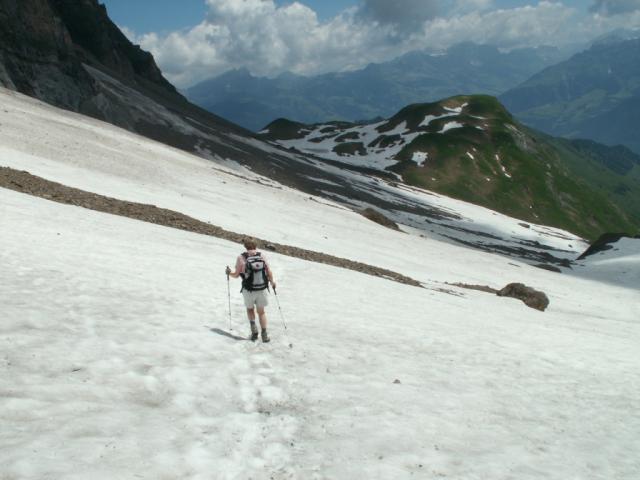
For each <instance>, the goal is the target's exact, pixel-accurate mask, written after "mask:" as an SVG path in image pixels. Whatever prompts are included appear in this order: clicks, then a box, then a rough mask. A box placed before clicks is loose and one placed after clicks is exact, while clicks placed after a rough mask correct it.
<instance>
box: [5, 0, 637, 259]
mask: <svg viewBox="0 0 640 480" xmlns="http://www.w3.org/2000/svg"><path fill="white" fill-rule="evenodd" d="M0 16H1V17H2V18H3V19H5V20H6V21H4V22H2V23H1V24H0V39H1V40H2V43H0V85H4V86H6V87H8V88H10V89H15V90H17V91H20V92H22V93H25V94H28V95H31V96H34V97H36V98H38V99H41V100H44V101H46V102H48V103H50V104H52V105H54V106H58V107H62V108H66V109H69V110H72V111H75V112H79V113H82V114H85V115H90V116H92V117H94V118H97V119H99V120H105V121H107V122H110V123H112V124H114V125H116V126H119V127H123V128H125V129H127V130H129V131H132V132H135V133H138V134H141V135H144V136H146V137H148V138H151V139H155V140H159V141H162V142H163V143H166V144H169V145H171V146H174V147H177V148H180V149H183V150H186V151H188V152H192V153H195V154H197V155H199V156H202V157H205V158H209V159H211V160H212V161H213V162H223V163H224V162H232V163H233V164H236V165H238V166H239V167H240V168H243V169H250V170H251V171H252V172H254V173H257V174H261V175H265V176H267V177H269V178H271V179H273V180H275V181H277V182H279V183H281V184H283V185H287V186H290V187H293V188H296V189H299V190H302V191H304V192H307V193H309V194H312V195H319V196H321V197H325V198H329V199H332V200H333V199H336V198H337V199H340V201H341V202H344V203H345V204H346V205H348V206H349V207H350V208H355V207H356V206H357V208H362V207H364V206H374V207H376V208H378V209H380V210H381V211H384V212H386V213H387V214H388V215H389V216H391V217H394V216H397V215H398V214H400V218H404V217H403V215H405V216H406V214H410V215H417V216H421V217H423V218H429V219H431V221H432V222H436V223H438V224H439V225H440V227H441V228H443V229H444V230H443V233H442V236H443V238H451V237H452V235H451V234H450V232H448V233H447V232H446V229H447V228H448V226H449V225H450V221H451V218H449V216H448V215H444V214H443V213H442V212H441V211H440V210H439V209H437V208H436V209H433V208H431V207H430V206H428V205H424V204H418V203H413V202H411V201H410V199H408V198H403V199H402V200H400V201H399V200H398V199H396V200H392V199H391V198H392V197H394V196H396V195H400V196H403V195H404V194H403V193H402V192H401V191H398V190H393V189H395V188H396V187H395V186H394V185H395V183H396V182H397V180H398V179H400V180H402V181H404V182H407V183H408V184H410V185H413V186H417V187H421V188H429V189H432V188H433V189H435V190H436V191H440V192H441V193H444V194H447V195H452V196H454V197H456V198H460V199H463V200H467V201H471V202H475V203H478V204H482V205H485V206H487V207H489V208H492V209H494V210H497V211H500V212H504V213H507V214H510V215H515V216H518V217H519V218H522V219H524V220H526V221H528V222H537V223H547V224H550V225H554V226H557V227H560V228H567V229H570V230H572V231H574V232H576V233H580V234H581V235H584V236H586V237H589V238H594V237H597V236H598V235H599V233H600V232H601V231H603V230H612V229H614V230H633V218H636V217H635V215H636V214H637V212H636V210H634V208H635V205H636V203H635V202H634V201H629V202H624V201H621V199H625V198H627V197H629V198H637V194H636V192H637V190H636V187H635V185H634V184H633V181H632V180H633V179H634V178H636V177H635V175H637V169H636V165H637V159H636V158H635V157H634V156H633V155H629V156H628V158H627V159H626V160H625V161H619V160H615V159H612V158H613V157H614V156H615V154H612V153H611V151H610V150H607V149H604V150H601V149H600V147H594V148H591V147H589V146H586V145H582V147H581V148H582V153H581V152H580V151H579V150H577V149H576V148H574V146H573V145H572V144H563V145H564V147H563V149H559V148H558V147H557V146H556V145H555V144H552V143H553V141H554V140H553V139H550V140H549V141H547V140H543V139H541V137H540V136H539V135H538V134H536V133H535V132H531V131H529V130H527V129H526V128H525V127H524V126H522V125H520V124H518V123H517V122H516V121H515V120H514V119H513V118H512V117H511V115H510V114H509V112H507V111H506V110H504V108H503V107H502V106H501V105H500V104H499V103H497V102H496V101H495V99H494V98H492V97H486V96H484V97H483V96H473V97H455V99H453V100H451V99H449V100H445V101H443V102H439V103H436V104H427V105H425V104H418V106H416V105H413V106H410V107H406V108H404V109H402V110H401V111H400V112H399V113H398V114H396V115H395V116H392V117H391V118H390V119H389V120H388V121H382V123H380V122H378V125H377V126H375V127H371V126H370V125H369V126H364V127H362V128H365V129H369V130H371V128H374V130H376V131H377V134H375V135H374V137H375V138H372V139H370V141H367V142H366V143H365V142H362V141H360V140H361V139H360V138H355V137H357V135H356V134H357V132H353V131H352V130H353V128H354V126H352V125H339V127H335V128H334V127H331V128H334V130H335V132H332V133H331V134H327V136H328V137H331V135H333V133H335V135H334V137H340V140H347V141H340V142H339V143H340V145H338V146H336V149H337V153H338V154H339V158H334V159H333V161H334V163H330V162H327V161H326V159H324V161H320V162H319V161H318V157H317V156H314V155H309V154H308V153H310V152H309V151H304V149H300V150H299V151H292V150H287V149H286V148H284V147H283V146H282V145H280V144H278V143H271V144H268V143H266V142H264V141H263V140H271V141H273V140H281V139H279V138H274V137H269V135H267V136H265V135H260V136H257V135H256V134H253V133H252V132H250V131H248V130H245V129H243V128H242V127H239V126H237V125H235V124H233V123H231V122H229V121H228V120H225V119H222V118H220V117H218V116H215V115H213V114H211V113H208V112H206V111H205V110H203V109H201V108H199V107H196V106H194V105H193V104H191V103H190V102H189V101H188V100H187V99H185V98H184V97H183V96H182V95H181V94H180V93H179V92H178V91H177V90H176V89H175V88H174V87H173V86H172V85H171V84H170V83H169V82H167V81H166V79H164V77H163V76H162V74H161V72H160V70H159V69H158V67H157V66H156V64H155V61H154V60H153V57H152V56H151V55H150V54H148V53H147V52H144V51H142V50H141V49H140V48H139V47H137V46H134V45H132V44H131V42H130V41H129V40H128V39H127V38H126V37H125V36H124V35H123V34H122V33H121V32H120V30H119V29H118V28H117V27H116V26H115V25H114V24H113V23H112V22H111V20H110V19H109V18H108V16H107V13H106V9H105V8H104V6H102V5H100V4H99V2H97V1H96V0H82V1H80V2H69V1H67V0H25V1H23V2H19V3H15V2H11V1H8V0H3V1H1V2H0ZM478 52H480V53H478ZM541 52H543V50H539V51H527V52H519V53H517V54H516V53H512V55H516V57H515V58H522V57H521V55H524V56H530V55H533V56H534V57H536V58H538V57H539V55H540V54H541ZM464 55H467V56H468V60H469V63H474V60H473V59H474V58H480V59H483V58H484V59H485V60H482V61H478V62H475V63H476V64H477V65H476V66H475V67H474V68H478V69H480V70H482V68H484V67H482V65H483V64H486V63H487V62H488V61H487V60H486V58H493V59H494V61H495V62H497V63H498V64H506V63H510V62H508V61H506V60H505V59H506V58H511V57H508V56H507V57H503V55H504V54H501V53H499V52H497V51H496V50H495V49H492V48H490V47H478V46H476V45H469V44H466V45H462V46H459V47H457V48H454V49H452V50H451V51H450V52H449V53H448V54H447V55H444V56H435V57H434V56H429V55H426V56H425V55H424V54H418V59H422V60H423V61H424V62H425V65H430V67H429V68H433V64H432V63H431V62H432V61H433V59H436V61H438V62H445V63H444V64H446V63H447V62H448V61H449V60H448V59H449V56H455V57H456V58H459V57H461V56H464ZM438 59H439V60H438ZM403 62H410V63H415V62H414V60H412V59H411V56H405V57H404V58H402V59H400V60H398V61H397V62H396V63H394V64H393V65H394V67H393V68H395V69H396V71H398V69H400V70H401V65H405V64H404V63H403ZM505 62H506V63H505ZM454 63H456V64H458V65H459V64H460V62H459V61H456V62H454ZM517 63H518V62H515V64H517ZM405 66H406V65H405ZM371 68H372V69H375V68H377V67H376V66H372V67H371ZM384 68H386V67H384ZM384 68H383V69H384ZM389 68H391V67H389ZM512 71H513V68H512ZM363 72H365V71H362V72H361V74H364V73H363ZM399 76H400V77H402V75H399ZM376 93H380V94H381V93H383V92H382V91H377V90H376V89H375V88H374V89H372V91H371V92H370V94H371V95H375V94H376ZM465 98H467V99H468V100H465ZM465 103H467V104H468V106H467V107H464V108H463V105H464V104H465ZM448 108H453V109H463V110H461V111H460V112H458V113H457V115H459V116H460V118H458V119H456V118H453V117H455V115H453V113H452V112H451V111H449V110H447V109H448ZM456 111H457V110H456ZM431 117H433V118H431ZM446 117H452V118H446ZM427 118H430V119H431V120H432V121H430V122H426V120H427ZM422 122H426V123H424V124H423V123H422ZM456 122H460V123H461V124H462V125H461V127H460V128H458V127H457V124H456ZM401 125H404V127H403V128H401ZM447 125H456V128H448V131H440V130H439V129H446V128H447ZM340 129H342V130H345V131H344V132H343V133H340V131H339V130H340ZM272 130H273V125H272V126H271V127H270V129H269V133H270V134H273V131H272ZM347 130H348V131H347ZM396 130H398V131H397V132H396ZM378 137H379V138H378ZM409 137H411V138H409ZM376 142H377V143H376ZM403 142H404V144H403ZM312 143H313V142H312ZM370 144H371V145H373V146H371V145H370ZM399 146H400V147H401V148H398V147H399ZM285 147H286V146H285ZM418 147H419V148H418ZM372 148H374V149H377V150H380V152H378V153H377V155H378V156H379V157H380V156H382V157H384V156H385V155H386V156H387V157H389V156H393V157H394V158H393V160H392V161H391V162H390V163H389V158H386V159H383V162H382V163H383V164H385V162H386V164H385V165H384V167H383V168H373V169H372V168H365V169H364V170H363V168H362V165H357V164H354V162H353V161H348V157H349V156H355V157H357V156H361V155H362V153H363V152H365V153H371V152H369V150H368V149H372ZM390 150H392V151H393V155H389V151H390ZM567 152H569V153H567ZM585 152H586V153H585ZM603 152H604V153H603ZM311 153H312V154H313V153H314V152H311ZM414 155H418V156H417V157H415V158H420V155H423V156H425V155H428V156H429V158H430V160H429V163H428V165H429V168H427V169H425V168H423V167H421V166H420V165H418V164H417V163H416V162H413V161H412V160H413V159H414ZM476 155H477V156H478V158H477V159H470V158H469V157H470V156H476ZM590 156H593V157H594V158H596V160H593V159H591V160H590ZM374 157H375V156H374ZM374 157H372V158H374ZM497 157H499V158H500V160H498V159H497ZM231 159H232V160H231ZM585 159H586V160H585ZM603 159H606V160H603ZM467 160H473V161H467ZM583 160H584V161H591V162H592V163H594V162H595V164H598V165H599V166H600V168H604V169H605V170H606V171H607V174H609V170H611V168H609V167H611V166H613V170H614V171H615V170H616V169H620V168H626V167H625V165H626V166H627V167H628V164H629V162H631V165H632V167H631V168H627V171H626V173H618V175H629V177H628V178H626V179H622V180H621V179H620V178H613V177H611V176H610V175H609V176H607V175H605V176H601V175H598V174H597V173H595V172H597V170H594V169H592V168H591V167H589V168H586V167H585V168H583V169H582V170H584V172H588V174H586V175H585V176H581V175H580V173H581V172H580V168H579V167H578V166H579V165H580V163H581V162H582V161H583ZM600 160H602V161H600ZM501 162H504V163H501ZM598 162H600V163H598ZM432 164H434V165H437V166H438V167H437V168H435V169H434V170H433V174H431V173H430V170H431V167H432ZM507 164H508V165H507ZM572 165H573V166H574V168H572V169H571V174H569V173H567V172H569V170H568V169H570V168H571V166H572ZM503 167H504V168H509V169H511V170H512V171H513V175H515V176H517V179H513V181H508V180H507V179H508V177H507V176H506V175H503V172H502V168H503ZM371 175H374V177H376V178H385V179H386V180H385V182H384V183H383V184H378V183H375V182H374V184H375V185H379V186H378V187H377V188H372V186H371V178H370V176H371ZM390 175H391V177H390ZM393 175H395V176H396V177H395V178H394V177H393ZM611 175H613V174H611ZM432 178H435V179H436V181H435V183H434V181H433V180H431V179H432ZM487 178H489V179H490V180H487ZM602 179H606V181H604V183H601V184H597V185H596V183H597V182H596V180H598V181H601V180H602ZM516 180H517V181H516ZM490 182H493V183H490ZM390 188H391V189H392V190H393V191H394V192H395V193H394V194H393V195H390V193H389V189H390ZM612 190H613V191H614V193H615V195H618V196H617V197H615V195H614V194H613V193H611V191H612ZM607 196H611V200H613V201H614V202H618V203H619V204H622V207H623V209H622V210H621V209H620V208H618V207H616V206H615V204H614V203H610V199H608V198H607ZM398 202H400V203H401V204H402V205H403V206H402V208H401V211H400V212H399V211H398V206H397V205H398ZM447 219H448V220H447ZM482 235H484V233H482V232H480V233H479V234H478V236H477V237H476V239H475V244H476V245H479V246H482V243H483V242H482V241H481V240H480V239H481V237H482ZM472 243H473V242H472ZM483 248H484V247H483ZM534 250H535V249H534ZM503 251H505V250H503ZM507 251H508V249H507ZM536 254H537V253H536Z"/></svg>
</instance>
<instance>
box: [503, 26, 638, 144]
mask: <svg viewBox="0 0 640 480" xmlns="http://www.w3.org/2000/svg"><path fill="white" fill-rule="evenodd" d="M500 100H501V101H502V102H503V103H504V104H505V105H506V107H507V108H508V109H509V110H510V111H511V112H512V113H514V114H515V115H516V116H517V117H518V118H519V119H520V120H522V121H523V122H524V123H526V124H527V125H531V126H533V127H535V128H537V129H539V130H542V131H544V132H547V133H549V134H551V135H555V136H563V137H568V138H586V139H590V140H595V141H597V142H600V143H604V144H607V145H625V146H627V147H629V148H631V149H632V150H634V151H635V152H636V153H640V139H639V138H638V125H640V39H638V38H635V39H630V40H625V39H624V37H623V39H620V38H619V37H618V36H613V37H607V38H604V39H602V40H601V41H599V42H596V43H595V44H594V45H593V46H592V47H591V48H590V49H588V50H586V51H584V52H581V53H578V54H576V55H574V56H573V57H571V58H570V59H568V60H566V61H563V62H561V63H559V64H557V65H554V66H551V67H548V68H546V69H545V70H543V71H541V72H540V73H538V74H536V75H534V76H533V77H532V78H531V79H529V80H527V81H526V82H524V83H522V84H521V85H519V86H517V87H515V88H513V89H511V90H509V91H507V92H506V93H504V94H503V95H501V96H500Z"/></svg>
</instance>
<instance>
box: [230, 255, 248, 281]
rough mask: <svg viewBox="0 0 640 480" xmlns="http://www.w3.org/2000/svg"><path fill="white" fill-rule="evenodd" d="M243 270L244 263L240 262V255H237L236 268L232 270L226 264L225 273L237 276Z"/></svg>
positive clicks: (232, 276)
mask: <svg viewBox="0 0 640 480" xmlns="http://www.w3.org/2000/svg"><path fill="white" fill-rule="evenodd" d="M243 270H244V263H243V262H242V257H238V260H236V269H235V270H234V271H233V272H232V271H231V269H230V268H229V267H228V266H227V268H226V270H225V273H226V274H227V275H229V276H230V277H231V278H238V277H239V276H240V275H241V274H242V271H243Z"/></svg>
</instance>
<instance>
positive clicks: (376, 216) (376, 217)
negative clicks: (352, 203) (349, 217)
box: [360, 207, 400, 230]
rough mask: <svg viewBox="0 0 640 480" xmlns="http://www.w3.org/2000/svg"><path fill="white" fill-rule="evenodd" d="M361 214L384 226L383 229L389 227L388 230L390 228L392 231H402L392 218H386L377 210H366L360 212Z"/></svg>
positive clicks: (369, 208)
mask: <svg viewBox="0 0 640 480" xmlns="http://www.w3.org/2000/svg"><path fill="white" fill-rule="evenodd" d="M360 214H361V215H362V216H363V217H365V218H368V219H369V220H371V221H372V222H376V223H378V224H380V225H382V226H383V227H387V228H390V229H392V230H400V228H399V227H398V224H397V223H396V222H394V221H393V220H391V219H390V218H387V217H385V216H384V215H383V214H382V213H380V212H379V211H377V210H374V209H373V208H371V207H368V208H365V209H364V210H362V211H361V212H360Z"/></svg>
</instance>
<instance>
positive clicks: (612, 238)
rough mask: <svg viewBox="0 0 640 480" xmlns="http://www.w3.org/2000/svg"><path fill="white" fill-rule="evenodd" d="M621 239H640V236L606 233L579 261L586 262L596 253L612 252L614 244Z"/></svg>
mask: <svg viewBox="0 0 640 480" xmlns="http://www.w3.org/2000/svg"><path fill="white" fill-rule="evenodd" d="M621 238H640V235H635V236H632V235H628V234H626V233H604V234H602V235H601V236H600V238H598V239H597V240H596V241H595V242H593V243H592V244H591V245H590V246H589V248H587V249H586V250H585V252H584V253H583V254H582V255H580V256H579V257H578V258H577V259H578V260H584V259H585V258H587V257H589V256H591V255H595V254H596V253H600V252H604V251H606V250H611V249H612V248H613V244H614V243H616V242H618V241H619V240H620V239H621Z"/></svg>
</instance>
